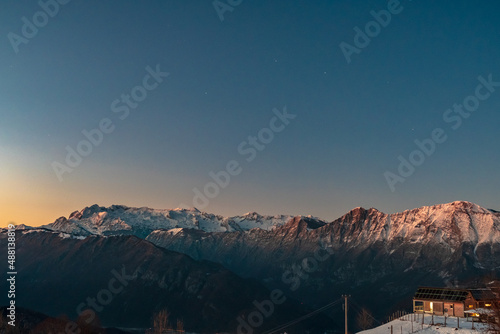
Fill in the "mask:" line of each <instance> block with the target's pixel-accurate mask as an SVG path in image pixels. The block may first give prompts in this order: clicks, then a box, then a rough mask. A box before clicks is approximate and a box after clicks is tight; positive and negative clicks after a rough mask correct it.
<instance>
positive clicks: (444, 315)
mask: <svg viewBox="0 0 500 334" xmlns="http://www.w3.org/2000/svg"><path fill="white" fill-rule="evenodd" d="M444 327H446V314H445V315H444Z"/></svg>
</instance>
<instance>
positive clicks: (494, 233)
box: [332, 201, 500, 245]
mask: <svg viewBox="0 0 500 334" xmlns="http://www.w3.org/2000/svg"><path fill="white" fill-rule="evenodd" d="M332 224H333V226H334V227H335V228H336V230H338V231H339V235H341V236H342V241H344V242H355V243H357V244H359V245H369V244H372V243H374V242H377V241H382V242H384V243H386V242H389V241H394V240H400V241H405V242H411V243H429V242H435V243H441V244H449V245H459V244H461V243H463V242H468V243H472V244H474V245H479V244H483V243H489V242H498V241H500V215H498V214H496V213H495V212H492V211H491V210H488V209H485V208H483V207H481V206H479V205H477V204H474V203H471V202H466V201H455V202H452V203H446V204H438V205H433V206H424V207H420V208H416V209H412V210H406V211H403V212H399V213H393V214H385V213H383V212H380V211H378V210H376V209H373V208H372V209H369V210H365V209H363V208H356V209H353V210H351V211H350V212H349V213H347V214H346V215H344V216H343V217H341V218H339V219H338V220H336V221H335V222H333V223H332Z"/></svg>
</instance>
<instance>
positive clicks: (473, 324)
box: [472, 314, 474, 329]
mask: <svg viewBox="0 0 500 334" xmlns="http://www.w3.org/2000/svg"><path fill="white" fill-rule="evenodd" d="M472 329H474V314H472Z"/></svg>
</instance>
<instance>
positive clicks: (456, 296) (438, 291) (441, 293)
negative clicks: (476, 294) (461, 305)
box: [413, 287, 469, 302]
mask: <svg viewBox="0 0 500 334" xmlns="http://www.w3.org/2000/svg"><path fill="white" fill-rule="evenodd" d="M468 295H469V291H467V290H464V289H453V288H428V287H420V288H418V289H417V292H415V296H414V297H413V298H414V299H429V300H443V301H453V302H463V301H464V300H465V299H466V298H467V296H468Z"/></svg>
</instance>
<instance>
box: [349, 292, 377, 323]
mask: <svg viewBox="0 0 500 334" xmlns="http://www.w3.org/2000/svg"><path fill="white" fill-rule="evenodd" d="M351 305H353V306H354V307H355V308H356V309H358V313H361V312H363V307H361V306H360V305H359V304H358V303H356V302H355V301H354V300H353V299H352V298H351ZM366 314H367V315H368V316H369V317H370V318H372V319H373V320H375V321H376V322H378V323H379V324H381V325H383V324H384V323H383V322H382V321H380V320H378V319H375V318H374V317H373V316H372V315H371V314H370V313H369V312H367V313H366Z"/></svg>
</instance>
